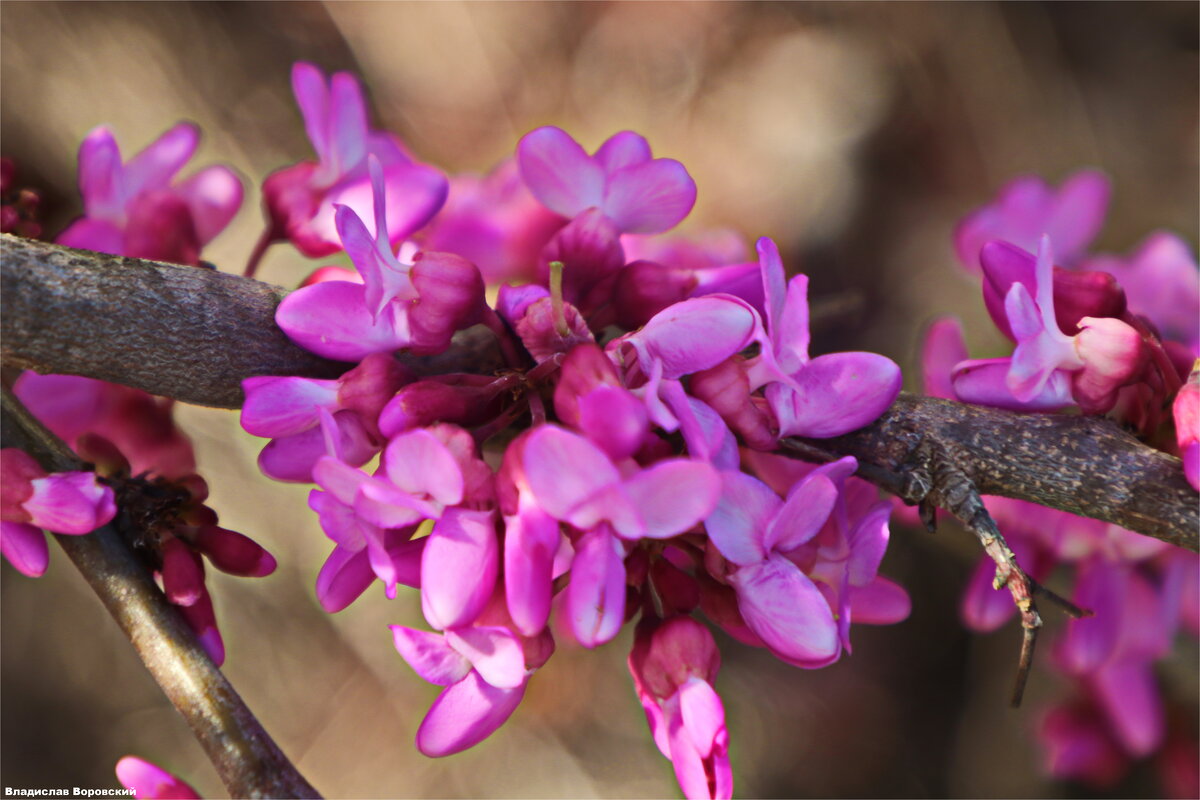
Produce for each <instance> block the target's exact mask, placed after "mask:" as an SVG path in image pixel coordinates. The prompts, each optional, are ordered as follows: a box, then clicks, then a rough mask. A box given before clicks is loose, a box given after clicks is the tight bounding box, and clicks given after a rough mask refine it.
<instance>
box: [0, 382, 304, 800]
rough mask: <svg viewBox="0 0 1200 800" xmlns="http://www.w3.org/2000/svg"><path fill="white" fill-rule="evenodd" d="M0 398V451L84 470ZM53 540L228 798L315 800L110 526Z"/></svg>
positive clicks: (59, 468) (55, 467)
mask: <svg viewBox="0 0 1200 800" xmlns="http://www.w3.org/2000/svg"><path fill="white" fill-rule="evenodd" d="M0 391H2V392H3V394H2V401H3V402H2V414H3V428H2V430H3V438H4V443H3V444H4V446H5V447H20V448H21V449H22V450H24V451H25V452H27V453H29V454H30V455H32V456H33V457H34V458H35V459H37V461H38V463H39V464H41V465H42V468H43V469H46V470H48V471H51V472H64V471H69V470H78V469H84V468H85V465H84V464H83V463H82V462H81V461H80V460H79V458H78V456H76V455H75V454H74V453H72V452H71V450H70V449H69V448H68V447H67V446H66V445H65V444H64V443H63V442H62V440H60V439H59V438H58V437H56V436H55V435H54V434H53V433H51V432H50V431H48V430H47V429H46V428H45V426H43V425H42V424H41V423H40V422H38V421H37V420H36V419H35V418H34V417H33V416H32V415H31V414H30V413H29V411H28V410H27V409H26V408H25V407H24V406H23V405H21V402H20V401H19V400H17V398H16V397H14V396H13V394H12V393H11V392H10V391H9V390H8V389H2V390H0ZM55 538H56V539H57V540H58V543H59V544H60V545H61V546H62V549H63V550H64V551H65V552H66V554H67V556H68V557H69V558H70V559H71V561H72V562H74V564H75V566H76V567H77V568H78V569H79V571H80V572H81V573H82V574H83V577H84V578H85V579H86V580H87V582H88V585H90V586H91V587H92V590H93V591H94V592H95V593H96V595H97V596H98V597H99V598H100V601H101V602H102V603H103V604H104V607H105V608H106V609H107V610H108V613H109V614H111V615H112V617H113V619H115V620H116V621H117V624H118V625H120V626H121V630H123V631H124V632H125V635H126V636H128V637H129V641H130V642H132V643H133V647H134V649H135V650H136V651H137V654H138V656H139V657H140V658H141V659H142V663H143V664H145V665H146V669H147V670H149V672H150V674H151V676H153V678H154V680H155V681H157V682H158V685H159V686H160V687H161V688H162V690H163V693H164V694H165V695H166V696H167V698H168V699H169V700H170V701H171V703H172V705H174V706H175V708H176V710H178V711H179V713H180V714H182V715H183V718H184V719H185V720H187V723H188V725H189V726H191V728H192V732H193V733H194V734H195V736H196V738H197V739H198V740H199V742H200V745H201V746H202V747H203V748H204V750H205V752H206V753H207V754H208V757H209V759H210V760H211V761H212V762H213V765H214V766H215V767H216V768H217V773H218V774H219V775H220V776H221V780H222V781H223V782H224V784H225V788H226V789H228V790H229V793H230V796H232V797H279V798H289V797H320V795H319V794H318V793H317V791H316V789H314V788H313V787H312V786H311V785H309V783H308V781H306V780H305V779H304V776H302V775H301V774H300V773H299V772H298V771H297V770H296V768H295V767H294V766H293V765H292V763H291V762H290V761H288V758H287V756H285V755H284V754H283V752H282V751H281V750H280V749H279V747H278V746H277V745H276V744H275V742H274V741H273V740H272V739H271V737H270V735H268V734H267V732H266V731H265V730H264V729H263V727H262V725H261V724H260V723H259V721H258V720H257V719H256V718H255V717H254V714H252V713H251V712H250V709H248V708H247V707H246V705H245V703H243V702H242V698H241V697H239V696H238V694H237V692H236V691H234V689H233V686H231V685H230V683H229V681H228V680H226V679H225V676H224V675H223V674H222V673H221V671H220V670H219V669H217V667H216V665H215V664H213V662H212V660H211V659H209V657H208V654H207V653H205V652H204V648H203V647H202V646H201V644H200V642H199V641H198V640H197V639H196V636H195V634H194V633H192V630H191V629H190V628H189V627H188V626H187V624H186V623H185V622H184V621H183V619H182V618H181V617H180V616H179V613H178V612H177V611H176V610H175V608H174V607H173V606H171V605H170V604H169V603H168V602H167V599H166V598H165V597H164V596H163V594H162V592H161V591H159V589H158V586H156V585H155V583H154V580H153V579H152V578H151V577H150V575H149V573H148V572H147V571H146V569H145V567H144V566H143V565H142V563H141V562H140V561H139V560H138V559H137V558H136V557H135V556H134V554H133V553H132V552H131V551H130V549H129V547H128V546H127V545H126V544H125V540H124V539H122V537H121V535H120V534H119V533H118V532H117V531H116V530H115V529H114V528H113V527H112V526H111V525H105V526H104V527H102V528H100V529H99V530H96V531H94V532H93V533H90V534H88V535H86V536H58V535H56V536H55Z"/></svg>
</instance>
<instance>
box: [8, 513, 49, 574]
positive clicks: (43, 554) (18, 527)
mask: <svg viewBox="0 0 1200 800" xmlns="http://www.w3.org/2000/svg"><path fill="white" fill-rule="evenodd" d="M0 553H2V554H3V555H4V557H5V558H7V559H8V563H10V564H12V565H13V567H14V568H15V569H16V570H17V572H19V573H21V574H22V575H28V576H29V577H31V578H37V577H40V576H41V575H42V574H43V573H44V572H45V571H46V566H47V565H48V564H49V563H50V550H49V548H47V547H46V534H44V533H42V531H41V529H40V528H38V527H36V526H34V525H29V524H27V523H24V522H0Z"/></svg>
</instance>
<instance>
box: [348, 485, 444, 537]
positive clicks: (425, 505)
mask: <svg viewBox="0 0 1200 800" xmlns="http://www.w3.org/2000/svg"><path fill="white" fill-rule="evenodd" d="M354 511H355V513H356V514H358V515H359V516H360V517H362V518H363V519H364V520H366V521H367V522H370V523H371V524H372V525H377V526H379V527H380V528H402V527H405V526H407V525H416V524H417V523H419V522H421V521H422V520H425V519H437V518H438V517H440V516H441V509H440V508H438V507H437V506H435V505H433V504H432V503H429V502H426V501H424V500H422V499H420V498H417V497H413V496H412V495H411V494H409V493H407V492H404V491H401V490H400V489H397V488H396V487H395V486H393V485H392V484H390V483H388V482H387V481H385V480H378V479H376V480H371V481H368V482H365V483H363V485H362V489H361V491H359V493H358V494H357V496H355V498H354Z"/></svg>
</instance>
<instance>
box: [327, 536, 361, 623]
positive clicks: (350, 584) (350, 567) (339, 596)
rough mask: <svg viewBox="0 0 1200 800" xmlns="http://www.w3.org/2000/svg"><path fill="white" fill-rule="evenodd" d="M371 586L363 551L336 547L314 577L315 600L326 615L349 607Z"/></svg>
mask: <svg viewBox="0 0 1200 800" xmlns="http://www.w3.org/2000/svg"><path fill="white" fill-rule="evenodd" d="M374 582H375V573H374V572H373V571H372V570H371V562H370V561H369V560H368V558H367V551H366V550H365V549H364V550H348V549H346V548H344V547H341V546H340V545H339V546H338V547H335V548H334V550H333V552H332V553H330V554H329V558H327V559H325V563H324V564H323V565H322V566H321V571H320V572H319V573H318V574H317V600H318V601H319V602H320V603H321V608H323V609H325V611H326V612H328V613H330V614H335V613H337V612H338V611H341V610H342V609H343V608H345V607H346V606H348V605H350V604H351V603H353V602H354V601H355V600H357V599H358V597H359V596H360V595H361V594H362V593H363V592H365V591H366V590H367V587H369V586H370V585H371V584H372V583H374Z"/></svg>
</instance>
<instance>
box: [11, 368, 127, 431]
mask: <svg viewBox="0 0 1200 800" xmlns="http://www.w3.org/2000/svg"><path fill="white" fill-rule="evenodd" d="M114 388H116V387H115V386H114V385H113V384H111V383H105V382H104V381H98V380H94V379H92V378H81V377H79V376H76V375H38V374H37V373H36V372H30V371H25V372H22V373H21V376H20V377H19V378H17V382H16V383H15V384H14V385H13V392H14V393H15V394H16V395H17V397H18V398H20V400H21V402H22V403H24V404H25V405H26V407H28V408H29V409H30V410H31V411H33V413H34V414H35V415H37V418H38V419H39V420H41V421H42V422H43V423H44V424H45V425H46V427H48V428H50V430H52V431H54V433H55V434H56V435H57V436H59V438H62V439H65V440H66V441H67V442H68V443H70V442H71V441H73V440H74V439H75V438H77V437H78V436H80V435H81V434H84V433H86V432H87V431H88V430H89V429H91V428H92V427H93V426H94V425H95V424H96V422H97V420H98V419H99V418H100V417H101V416H102V415H104V414H106V413H108V411H109V410H110V409H111V407H112V406H111V404H112V401H113V399H114V392H113V389H114Z"/></svg>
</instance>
